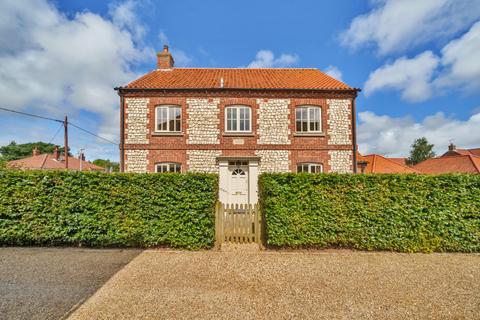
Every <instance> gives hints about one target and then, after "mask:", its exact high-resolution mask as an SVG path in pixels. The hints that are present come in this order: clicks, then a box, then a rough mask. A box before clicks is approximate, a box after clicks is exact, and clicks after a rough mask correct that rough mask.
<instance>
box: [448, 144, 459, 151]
mask: <svg viewBox="0 0 480 320" xmlns="http://www.w3.org/2000/svg"><path fill="white" fill-rule="evenodd" d="M455 149H457V146H455V145H454V144H453V143H450V144H449V145H448V151H454V150H455Z"/></svg>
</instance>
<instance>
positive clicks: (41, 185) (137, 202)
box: [0, 170, 218, 249]
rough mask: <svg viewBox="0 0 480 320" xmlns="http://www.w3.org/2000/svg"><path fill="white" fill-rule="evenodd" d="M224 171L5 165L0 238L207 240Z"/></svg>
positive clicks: (144, 243)
mask: <svg viewBox="0 0 480 320" xmlns="http://www.w3.org/2000/svg"><path fill="white" fill-rule="evenodd" d="M217 184H218V182H217V177H216V176H215V175H210V174H106V173H95V172H65V171H14V170H0V244H2V245H86V246H101V247H103V246H121V247H151V246H157V245H170V246H173V247H182V248H191V249H197V248H205V247H211V246H212V245H213V243H214V234H215V229H214V228H215V227H214V226H215V223H214V218H215V216H214V210H215V202H216V199H217Z"/></svg>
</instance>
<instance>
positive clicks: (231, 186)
mask: <svg viewBox="0 0 480 320" xmlns="http://www.w3.org/2000/svg"><path fill="white" fill-rule="evenodd" d="M116 90H117V92H118V94H119V96H120V104H121V108H120V110H121V115H120V116H121V128H120V129H121V143H120V163H121V170H122V171H125V172H188V171H190V172H212V173H219V177H220V178H219V179H220V192H219V198H220V201H222V202H224V203H255V202H257V178H258V175H259V174H260V173H262V172H355V171H356V159H355V158H356V154H355V148H354V146H355V145H356V141H355V140H356V134H355V116H354V115H355V98H356V96H357V93H358V92H359V89H356V88H352V87H350V86H348V85H346V84H345V83H343V82H341V81H338V80H336V79H334V78H332V77H330V76H328V75H326V74H325V73H323V72H321V71H319V70H317V69H294V68H281V69H273V68H265V69H248V68H176V67H174V59H173V57H172V55H171V54H170V52H169V50H168V46H165V47H164V49H163V51H162V52H159V53H158V54H157V68H156V69H155V70H153V71H151V72H149V73H147V74H145V75H143V76H142V77H140V78H139V79H137V80H135V81H133V82H131V83H129V84H127V85H125V86H122V87H118V88H116Z"/></svg>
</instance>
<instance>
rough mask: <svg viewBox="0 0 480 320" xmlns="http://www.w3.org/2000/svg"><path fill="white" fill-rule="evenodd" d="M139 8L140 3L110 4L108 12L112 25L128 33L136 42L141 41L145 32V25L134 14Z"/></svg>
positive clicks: (129, 1) (130, 1)
mask: <svg viewBox="0 0 480 320" xmlns="http://www.w3.org/2000/svg"><path fill="white" fill-rule="evenodd" d="M139 6H140V2H137V1H134V0H126V1H125V2H120V3H112V4H110V5H109V10H108V12H109V14H110V16H111V17H112V20H113V23H114V24H115V25H117V26H118V27H119V28H120V29H126V30H128V31H130V33H131V34H132V35H133V37H134V39H135V40H136V41H141V40H142V39H143V37H144V36H145V34H146V32H147V29H146V27H145V25H144V24H143V23H141V22H140V20H139V19H138V16H137V14H136V13H135V12H136V10H137V9H138V7H139Z"/></svg>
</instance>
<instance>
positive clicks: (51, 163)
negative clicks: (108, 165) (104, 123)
mask: <svg viewBox="0 0 480 320" xmlns="http://www.w3.org/2000/svg"><path fill="white" fill-rule="evenodd" d="M7 167H9V168H12V169H31V170H33V169H65V162H63V161H60V160H57V159H55V157H54V156H53V154H46V153H44V154H40V155H36V156H31V157H28V158H23V159H18V160H13V161H9V162H7ZM68 169H69V170H80V160H79V159H78V158H74V157H68ZM82 170H85V171H103V170H105V169H104V168H102V167H99V166H97V165H94V164H93V163H91V162H88V161H82Z"/></svg>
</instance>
